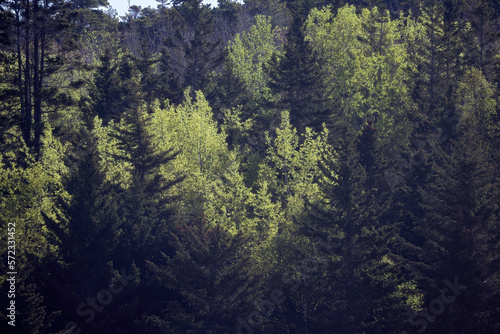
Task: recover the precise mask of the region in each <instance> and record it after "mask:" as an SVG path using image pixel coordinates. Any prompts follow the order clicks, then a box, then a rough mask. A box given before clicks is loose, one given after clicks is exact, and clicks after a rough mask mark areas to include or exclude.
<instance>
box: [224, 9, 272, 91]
mask: <svg viewBox="0 0 500 334" xmlns="http://www.w3.org/2000/svg"><path fill="white" fill-rule="evenodd" d="M280 36H281V35H280V34H279V28H276V27H275V28H273V27H272V25H271V18H270V17H266V16H262V15H257V17H256V24H255V25H254V26H252V27H251V28H250V31H249V32H244V33H242V34H238V35H236V37H235V38H234V40H233V41H230V42H229V44H228V47H227V48H228V59H229V64H230V66H231V67H232V68H233V71H234V73H235V74H236V75H237V77H238V78H239V79H241V80H242V81H243V82H245V84H246V85H247V87H248V90H249V91H250V94H251V96H252V98H253V99H254V100H261V99H265V100H271V99H272V96H271V92H270V89H269V87H267V81H268V78H267V76H266V75H265V72H264V65H265V64H266V63H267V62H268V61H269V60H270V59H271V57H272V55H273V54H274V53H275V52H279V50H280V49H281V48H280V47H281V44H282V42H281V39H280Z"/></svg>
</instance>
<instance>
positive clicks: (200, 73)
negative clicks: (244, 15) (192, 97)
mask: <svg viewBox="0 0 500 334" xmlns="http://www.w3.org/2000/svg"><path fill="white" fill-rule="evenodd" d="M172 4H173V6H174V8H175V9H176V10H177V11H178V13H179V14H180V15H181V17H182V23H181V25H180V26H179V27H178V29H177V31H176V35H175V39H176V42H177V43H179V46H180V47H181V48H182V51H183V53H184V60H185V65H184V66H185V73H184V83H183V86H182V88H183V89H184V88H187V87H191V88H192V89H193V91H197V90H204V89H205V88H206V87H207V86H206V85H207V83H208V76H209V74H210V73H211V72H212V71H213V70H215V69H216V68H218V67H219V66H220V65H221V63H222V60H223V59H224V53H223V50H222V48H221V46H220V40H219V39H218V38H217V37H216V36H213V29H214V27H213V24H214V15H213V12H212V11H211V10H210V8H209V7H208V6H207V5H203V4H202V0H174V1H173V2H172Z"/></svg>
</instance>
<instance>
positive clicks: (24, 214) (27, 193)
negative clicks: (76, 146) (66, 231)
mask: <svg viewBox="0 0 500 334" xmlns="http://www.w3.org/2000/svg"><path fill="white" fill-rule="evenodd" d="M42 144H43V151H42V155H41V157H40V160H39V161H35V159H34V157H33V156H32V155H31V154H29V153H28V150H27V149H26V148H24V149H23V150H24V152H23V154H25V155H26V159H25V161H26V166H24V167H23V166H20V165H18V164H16V163H14V162H13V161H14V160H11V159H10V158H9V157H6V156H4V155H1V156H0V193H1V194H2V196H1V197H0V212H1V213H2V214H1V217H0V221H1V222H2V223H1V224H0V226H2V229H4V228H7V224H8V223H13V224H15V227H16V240H17V242H16V249H17V253H18V254H17V256H18V259H19V261H21V259H23V258H24V256H26V254H30V255H32V256H35V257H38V258H43V257H44V256H46V255H47V254H48V253H49V252H53V251H55V250H56V249H57V246H56V245H55V244H54V243H53V242H51V241H49V240H56V239H57V238H56V237H55V235H53V234H52V233H51V232H50V231H49V229H48V228H47V226H46V224H45V220H44V219H45V218H44V215H45V216H46V217H48V218H49V219H51V220H52V221H54V222H55V223H58V224H61V225H62V226H61V227H62V228H64V224H65V219H66V217H65V215H64V213H63V211H62V210H61V208H60V203H61V202H62V203H66V204H68V203H69V201H70V200H71V197H70V195H69V194H68V192H67V191H66V189H65V178H66V177H67V176H68V168H67V167H66V166H65V164H64V162H63V161H64V156H65V153H66V146H65V145H62V144H61V142H60V141H59V140H57V139H56V138H55V137H54V136H53V135H52V129H51V128H50V126H47V128H46V129H45V131H44V136H43V137H42ZM5 240H6V239H5ZM5 240H4V241H5Z"/></svg>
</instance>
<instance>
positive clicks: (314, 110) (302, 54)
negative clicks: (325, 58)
mask: <svg viewBox="0 0 500 334" xmlns="http://www.w3.org/2000/svg"><path fill="white" fill-rule="evenodd" d="M296 7H297V8H296V9H295V10H294V11H293V14H292V17H293V18H292V23H291V26H290V28H289V30H288V32H287V35H286V43H285V46H284V50H283V56H282V57H278V55H276V54H275V55H274V56H273V58H272V59H271V61H270V62H269V65H268V69H269V76H270V82H269V87H270V88H271V89H272V91H273V92H274V94H277V95H278V96H279V97H278V102H277V103H276V104H275V107H276V108H277V109H278V110H281V111H283V110H288V111H289V112H290V120H291V123H292V124H293V125H294V126H295V127H296V128H297V129H298V131H299V133H302V132H303V131H304V130H305V128H306V127H307V126H309V127H313V128H315V129H316V130H319V129H320V128H321V124H322V123H323V122H326V121H327V116H328V113H329V109H328V105H327V101H328V100H327V98H326V96H328V94H327V92H326V91H325V86H324V85H323V79H322V71H321V69H320V63H319V58H318V57H317V55H316V53H315V52H314V51H313V49H312V47H311V46H310V44H309V41H307V40H305V37H304V30H303V25H304V22H305V19H306V18H307V15H308V12H309V10H308V8H307V7H302V6H301V3H299V4H297V5H296Z"/></svg>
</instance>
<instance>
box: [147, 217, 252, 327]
mask: <svg viewBox="0 0 500 334" xmlns="http://www.w3.org/2000/svg"><path fill="white" fill-rule="evenodd" d="M171 240H172V241H171V244H172V245H173V247H174V248H175V255H173V256H167V255H165V258H164V262H163V263H162V262H159V261H154V262H148V267H149V269H150V270H151V271H152V272H154V273H155V274H156V275H157V276H158V277H159V279H160V281H161V282H162V283H163V284H164V285H165V287H167V288H168V289H170V290H173V291H175V293H176V294H177V295H178V299H177V300H176V301H173V302H171V303H170V305H169V307H170V308H171V309H172V310H175V312H172V313H164V314H162V315H161V316H159V318H160V319H161V321H158V323H160V325H161V326H163V328H161V329H162V330H163V331H168V330H170V331H173V332H182V333H200V334H201V333H213V334H216V333H224V331H227V332H233V331H234V329H235V328H236V326H237V322H236V320H237V317H238V316H241V315H242V314H244V313H245V312H248V307H251V305H250V304H249V303H250V302H251V301H252V300H253V299H254V298H255V299H256V297H257V296H256V291H258V290H256V289H255V277H254V276H255V274H252V273H251V271H250V268H251V262H250V261H251V260H250V254H249V253H248V250H247V248H246V244H247V238H246V237H245V236H244V235H243V234H242V233H237V234H236V235H234V236H233V235H231V234H229V233H228V232H226V231H225V230H224V229H222V228H221V227H220V226H216V227H214V228H208V227H207V222H206V221H205V220H204V219H202V218H198V219H194V220H193V222H192V223H190V224H186V225H181V226H179V227H177V229H176V230H175V231H174V232H172V233H171ZM156 319H158V317H157V318H156ZM167 324H168V325H167ZM167 326H168V327H167Z"/></svg>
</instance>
